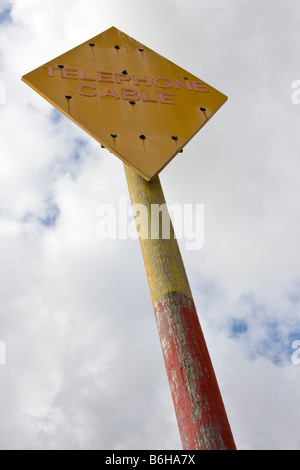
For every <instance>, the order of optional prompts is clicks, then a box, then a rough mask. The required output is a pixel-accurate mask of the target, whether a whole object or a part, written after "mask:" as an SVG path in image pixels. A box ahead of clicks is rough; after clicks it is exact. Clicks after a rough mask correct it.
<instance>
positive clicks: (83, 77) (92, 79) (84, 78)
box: [80, 70, 96, 82]
mask: <svg viewBox="0 0 300 470" xmlns="http://www.w3.org/2000/svg"><path fill="white" fill-rule="evenodd" d="M80 78H81V80H88V81H90V82H95V81H96V79H95V78H87V77H86V76H85V71H84V70H80Z"/></svg>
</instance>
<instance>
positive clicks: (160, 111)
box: [22, 27, 227, 181]
mask: <svg viewBox="0 0 300 470" xmlns="http://www.w3.org/2000/svg"><path fill="white" fill-rule="evenodd" d="M22 80H23V81H24V82H25V83H26V84H27V85H29V86H30V87H32V88H33V89H34V90H35V91H36V92H38V93H39V94H40V95H41V96H42V97H44V98H45V99H46V100H48V101H49V102H50V103H51V104H52V105H53V106H55V108H57V109H58V110H59V111H60V112H62V113H63V114H64V115H66V116H67V117H69V118H70V119H71V120H72V121H74V122H75V123H76V124H77V125H79V126H80V127H81V128H82V129H83V130H84V131H86V132H87V133H88V134H89V135H91V136H92V137H93V138H95V139H96V140H97V141H98V142H99V143H100V144H101V145H102V146H104V147H106V148H107V149H108V150H110V152H112V153H113V154H115V155H116V156H117V157H119V158H120V159H121V160H123V162H125V163H127V164H128V165H129V166H130V167H131V168H133V169H134V170H135V171H136V172H137V173H139V174H140V175H141V176H142V177H143V178H144V179H146V180H147V181H150V180H151V179H152V178H153V177H154V176H156V175H157V174H158V173H159V172H160V171H161V170H162V169H163V168H164V167H165V166H166V165H167V164H168V163H169V162H170V161H171V160H172V158H174V157H175V156H176V155H177V154H178V153H179V152H181V151H182V149H183V147H184V146H185V145H186V144H187V143H188V142H189V141H190V140H191V139H192V137H194V136H195V134H196V133H197V132H198V131H199V130H200V129H201V127H202V126H203V125H204V124H206V123H207V121H208V120H209V119H210V118H211V117H212V116H213V115H214V114H215V113H216V111H218V109H219V108H220V107H221V106H222V105H223V104H224V103H225V102H226V100H227V97H226V96H225V95H223V94H222V93H220V92H219V91H217V90H216V89H215V88H213V87H211V86H210V85H208V84H207V83H204V82H203V81H202V80H200V79H199V78H197V77H195V76H194V75H192V74H190V73H188V72H187V71H185V70H184V69H182V68H180V67H178V66H177V65H175V64H174V63H172V62H170V61H169V60H167V59H165V58H164V57H162V56H161V55H159V54H157V53H156V52H154V51H152V50H151V49H149V48H148V47H146V46H144V45H142V44H141V43H140V42H138V41H136V40H135V39H133V38H131V37H130V36H128V35H127V34H124V33H123V32H121V31H119V30H118V29H117V28H115V27H112V28H110V29H108V30H107V31H105V32H104V33H102V34H99V35H98V36H96V37H94V38H93V39H90V40H89V41H86V42H84V43H83V44H81V45H80V46H78V47H75V48H74V49H72V50H70V51H69V52H66V53H65V54H62V55H61V56H59V57H57V58H56V59H54V60H51V61H50V62H48V63H47V64H45V65H43V66H41V67H38V68H37V69H36V70H34V71H32V72H30V73H28V74H27V75H25V76H24V77H22Z"/></svg>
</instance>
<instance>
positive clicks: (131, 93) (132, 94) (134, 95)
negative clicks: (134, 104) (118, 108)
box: [121, 88, 140, 101]
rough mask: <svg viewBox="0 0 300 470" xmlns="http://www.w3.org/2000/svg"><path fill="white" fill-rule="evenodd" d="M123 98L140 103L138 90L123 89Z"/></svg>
mask: <svg viewBox="0 0 300 470" xmlns="http://www.w3.org/2000/svg"><path fill="white" fill-rule="evenodd" d="M121 91H122V96H123V100H134V101H139V99H140V97H139V92H138V91H136V90H128V89H126V88H122V90H121Z"/></svg>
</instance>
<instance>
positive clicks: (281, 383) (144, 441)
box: [0, 0, 300, 449]
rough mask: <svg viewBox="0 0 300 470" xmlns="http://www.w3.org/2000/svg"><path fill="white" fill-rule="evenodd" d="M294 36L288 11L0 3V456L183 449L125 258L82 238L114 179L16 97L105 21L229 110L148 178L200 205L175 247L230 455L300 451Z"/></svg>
mask: <svg viewBox="0 0 300 470" xmlns="http://www.w3.org/2000/svg"><path fill="white" fill-rule="evenodd" d="M299 24H300V10H299V8H298V9H297V8H296V5H295V2H294V1H292V0H289V1H281V0H262V1H261V2H254V1H250V0H214V1H213V2H212V1H211V0H164V1H158V0H152V1H151V2H150V1H145V0H127V1H126V2H124V1H122V0H100V1H96V0H86V1H85V2H84V4H83V2H82V1H78V0H72V1H71V0H52V1H48V2H40V1H38V0H0V80H2V81H3V82H4V83H5V87H6V102H5V104H1V105H0V122H1V139H0V159H1V160H0V161H1V166H0V259H1V263H0V341H4V342H5V344H6V355H7V358H6V362H7V363H6V365H0V417H1V418H0V448H1V449H181V443H180V439H179V434H178V430H177V424H176V420H175V415H174V411H173V404H172V400H171V396H170V391H169V386H168V382H167V378H166V373H165V369H164V363H163V359H162V353H161V349H160V344H159V339H158V334H157V330H156V324H155V320H154V314H153V310H152V305H151V300H150V295H149V291H148V286H147V279H146V275H145V272H144V266H143V261H142V257H141V252H140V247H139V243H138V241H135V240H107V241H103V240H99V239H98V238H97V236H96V228H97V223H98V220H97V216H96V212H97V208H98V206H99V205H100V204H102V203H112V204H117V203H118V198H119V196H123V197H125V196H126V197H128V194H127V186H126V181H125V175H124V169H123V164H122V163H121V162H120V161H119V160H118V159H117V158H116V157H114V156H113V155H110V154H109V153H108V152H107V151H105V150H103V149H101V148H100V146H99V144H98V143H97V142H95V141H94V140H93V139H91V138H89V137H88V136H87V135H85V134H84V133H83V132H82V131H81V130H80V129H79V128H77V127H76V126H75V125H74V124H73V123H71V122H70V121H69V120H68V119H66V118H64V117H61V116H60V115H59V113H57V112H56V111H55V110H54V109H53V108H52V107H51V106H50V105H49V104H48V103H47V102H46V101H45V100H43V99H42V98H40V97H39V96H38V95H37V94H36V93H34V92H33V91H32V90H31V89H30V88H29V87H27V86H26V85H25V84H24V83H22V82H21V76H22V75H24V74H25V73H27V72H29V71H31V70H33V69H34V68H36V67H38V66H40V65H42V64H44V63H46V62H47V61H49V60H51V59H53V58H54V57H56V56H58V55H60V54H62V53H63V52H65V51H67V50H69V49H70V48H72V47H75V46H77V45H79V44H81V43H82V42H83V41H86V40H88V39H89V38H91V37H93V36H95V35H97V34H99V33H101V32H103V31H104V30H105V29H107V28H109V27H111V26H116V27H117V28H119V29H121V30H122V31H124V32H125V33H127V34H129V35H130V36H132V37H134V38H136V39H137V40H139V41H140V42H141V43H143V44H145V45H147V46H148V47H150V48H152V49H154V50H156V51H157V52H159V53H160V54H162V55H163V56H165V57H167V58H168V59H170V60H172V61H173V62H175V63H177V64H178V65H180V66H181V67H183V68H185V69H186V70H188V71H190V72H191V73H193V74H194V75H196V76H198V77H200V78H201V79H203V80H204V81H206V82H207V83H209V84H210V85H212V86H214V87H215V88H217V89H219V90H220V91H222V92H223V93H225V94H226V95H228V96H229V101H228V102H227V103H226V104H225V105H224V107H223V108H222V109H221V110H220V111H219V112H218V113H217V114H216V115H215V116H214V118H213V119H212V120H211V121H210V122H209V123H208V124H207V126H206V127H205V128H204V129H203V130H202V131H201V132H200V133H199V134H198V135H197V136H196V137H195V138H194V139H193V141H192V142H190V143H189V144H188V146H187V147H186V149H185V151H184V153H183V154H181V155H180V156H178V157H177V158H176V159H174V160H173V161H172V162H171V163H170V164H169V166H168V167H167V168H166V169H165V170H164V171H163V172H162V174H161V181H162V184H163V188H164V192H165V196H166V199H167V201H168V203H169V204H173V203H178V202H179V203H185V204H187V203H193V204H196V203H198V204H204V206H205V245H204V248H203V249H202V250H200V251H187V250H186V247H185V241H184V240H182V241H180V247H181V251H182V255H183V258H184V262H185V265H186V269H187V273H188V276H189V280H190V284H191V288H192V291H193V294H194V299H195V302H196V305H197V310H198V314H199V317H200V321H201V324H202V327H203V330H204V334H205V337H206V340H207V343H208V347H209V350H210V353H211V357H212V360H213V364H214V367H215V371H216V375H217V378H218V381H219V385H220V388H221V392H222V395H223V399H224V402H225V406H226V409H227V412H228V416H229V420H230V423H231V427H232V431H233V434H234V437H235V440H236V444H237V446H238V448H239V449H299V448H300V435H299V421H300V407H299V386H300V365H299V366H297V365H295V364H293V362H292V359H291V357H292V354H293V352H294V350H293V349H292V343H293V341H294V340H300V315H299V314H300V308H299V307H300V250H299V229H300V187H299V175H300V150H299V149H300V132H299V123H300V105H298V106H297V105H296V104H293V103H292V99H291V96H292V92H293V90H292V83H293V81H294V80H297V79H300V61H299V50H300V35H299ZM2 101H3V100H2ZM128 204H129V201H128Z"/></svg>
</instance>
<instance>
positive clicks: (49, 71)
mask: <svg viewBox="0 0 300 470" xmlns="http://www.w3.org/2000/svg"><path fill="white" fill-rule="evenodd" d="M42 69H48V77H54V73H53V70H59V68H58V67H47V66H46V65H44V66H43V67H42Z"/></svg>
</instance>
